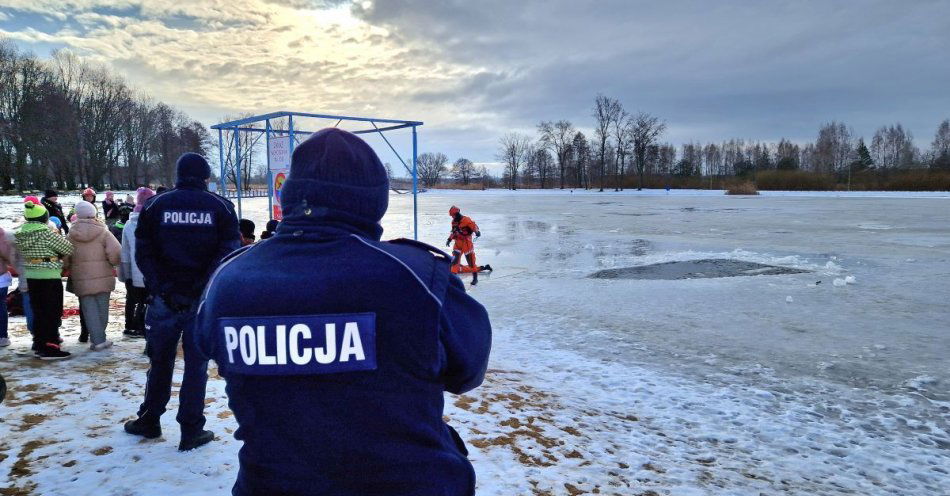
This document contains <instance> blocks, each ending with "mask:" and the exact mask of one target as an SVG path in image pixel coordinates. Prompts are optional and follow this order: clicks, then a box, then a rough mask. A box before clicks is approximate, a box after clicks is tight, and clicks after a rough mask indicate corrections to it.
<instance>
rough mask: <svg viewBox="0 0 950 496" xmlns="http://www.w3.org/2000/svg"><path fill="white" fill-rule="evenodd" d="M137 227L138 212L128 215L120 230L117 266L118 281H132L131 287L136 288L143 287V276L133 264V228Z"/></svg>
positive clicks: (136, 265)
mask: <svg viewBox="0 0 950 496" xmlns="http://www.w3.org/2000/svg"><path fill="white" fill-rule="evenodd" d="M138 225H139V212H132V213H131V214H129V220H128V221H126V223H125V227H123V228H122V264H121V265H120V266H119V280H121V281H122V282H125V281H128V280H129V279H132V285H133V286H135V287H137V288H144V287H145V276H143V275H142V271H140V270H139V266H138V264H136V263H135V228H136V227H137V226H138Z"/></svg>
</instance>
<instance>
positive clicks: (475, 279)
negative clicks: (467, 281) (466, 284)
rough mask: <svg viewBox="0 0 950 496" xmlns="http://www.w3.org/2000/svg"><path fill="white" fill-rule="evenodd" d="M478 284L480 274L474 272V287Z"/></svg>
mask: <svg viewBox="0 0 950 496" xmlns="http://www.w3.org/2000/svg"><path fill="white" fill-rule="evenodd" d="M477 284H478V272H472V286H475V285H477Z"/></svg>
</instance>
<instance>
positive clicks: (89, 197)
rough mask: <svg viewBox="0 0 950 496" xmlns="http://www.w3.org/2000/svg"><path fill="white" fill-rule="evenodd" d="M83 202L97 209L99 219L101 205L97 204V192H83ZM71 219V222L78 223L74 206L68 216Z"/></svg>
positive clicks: (92, 190)
mask: <svg viewBox="0 0 950 496" xmlns="http://www.w3.org/2000/svg"><path fill="white" fill-rule="evenodd" d="M82 201H84V202H89V203H92V206H94V207H95V208H96V218H99V205H97V204H96V190H94V189H92V188H86V189H84V190H82ZM66 217H67V218H69V222H71V223H72V222H75V221H76V218H77V216H76V207H75V206H73V208H72V210H70V211H69V215H67V216H66Z"/></svg>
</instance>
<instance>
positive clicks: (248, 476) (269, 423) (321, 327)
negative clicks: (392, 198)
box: [0, 128, 491, 496]
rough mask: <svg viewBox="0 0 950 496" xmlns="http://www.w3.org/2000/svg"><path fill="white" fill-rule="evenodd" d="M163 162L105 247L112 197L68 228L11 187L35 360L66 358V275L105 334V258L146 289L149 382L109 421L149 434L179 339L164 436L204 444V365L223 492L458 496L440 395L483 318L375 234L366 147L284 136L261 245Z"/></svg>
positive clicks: (477, 379) (458, 446)
mask: <svg viewBox="0 0 950 496" xmlns="http://www.w3.org/2000/svg"><path fill="white" fill-rule="evenodd" d="M176 171H177V178H176V185H175V188H174V189H172V190H169V191H168V192H166V193H163V194H160V195H155V196H154V197H152V194H151V190H148V189H146V188H140V189H139V190H138V192H137V193H136V196H137V197H136V198H135V201H134V207H133V209H132V212H131V213H130V215H129V218H128V220H127V221H125V222H124V228H123V230H122V234H121V239H122V242H121V244H120V243H119V242H118V240H117V239H116V237H114V236H112V235H110V234H108V231H107V228H108V223H109V220H108V219H109V217H108V215H110V214H111V213H112V212H113V211H114V209H113V207H112V205H111V204H109V205H107V204H105V203H103V204H102V213H100V212H99V209H98V208H97V206H96V204H95V203H94V200H95V198H94V196H93V197H92V198H91V200H90V199H89V198H84V200H83V201H81V202H79V203H78V204H77V205H76V207H75V209H74V210H75V214H76V220H75V221H73V222H72V224H71V225H70V226H69V232H68V234H67V235H66V237H63V236H61V235H60V234H59V233H58V232H57V231H56V228H55V227H53V228H51V227H50V226H49V223H48V222H49V219H50V217H51V216H56V217H57V218H59V217H60V216H61V215H62V208H60V207H59V206H58V204H57V203H56V202H55V195H52V196H53V197H54V198H53V201H52V202H47V204H48V205H50V206H46V205H44V203H43V202H40V201H35V199H31V198H27V199H26V200H25V202H24V207H23V208H24V217H25V218H26V223H25V224H24V225H23V226H22V227H20V228H19V229H18V230H17V232H16V233H15V234H14V235H13V236H11V237H9V238H7V242H6V244H5V245H3V246H0V248H2V249H4V250H6V251H5V252H4V253H2V254H0V255H3V256H5V257H6V259H5V260H6V261H8V265H10V266H13V267H15V268H16V270H17V273H18V274H19V276H20V278H21V281H22V282H21V285H23V284H24V283H25V285H24V286H22V288H23V289H26V290H27V294H29V298H30V303H31V306H32V311H33V332H34V336H35V338H34V348H35V349H36V350H37V354H38V356H40V357H41V358H44V359H56V358H63V357H66V356H69V354H68V353H66V352H65V351H63V350H61V349H60V347H59V343H60V342H61V340H60V338H59V323H60V317H61V313H62V302H63V285H62V282H61V277H62V275H63V274H64V273H65V274H66V275H67V276H68V281H71V283H70V282H67V285H69V286H71V290H72V291H73V292H74V293H75V294H77V295H78V296H79V297H80V302H81V313H82V314H83V315H85V321H86V326H87V327H88V331H89V335H90V337H91V339H92V347H93V349H104V348H107V347H108V346H109V343H108V340H106V339H105V333H104V332H103V331H104V318H101V316H102V315H105V313H104V312H103V307H102V306H101V304H102V302H105V303H106V304H108V298H109V294H110V293H111V291H112V289H113V288H114V286H115V279H114V276H113V274H112V270H113V268H114V267H118V268H119V270H118V277H119V279H120V280H122V281H123V282H125V283H126V284H131V285H132V286H131V289H130V291H129V301H132V302H134V301H138V300H137V298H138V296H136V295H135V293H136V291H138V289H137V288H143V289H142V291H141V294H142V295H147V298H148V299H147V302H148V303H147V304H148V309H147V312H146V313H145V329H146V332H145V339H146V346H147V354H148V357H149V369H148V372H147V374H148V377H147V380H146V383H145V394H144V399H143V402H142V403H141V405H140V406H139V409H138V411H137V412H136V415H135V419H133V420H129V421H127V422H125V424H124V430H125V432H127V433H129V434H131V435H135V436H141V437H143V438H146V439H157V438H161V437H162V423H161V417H162V415H163V414H164V413H165V411H166V408H167V406H168V403H169V400H170V397H171V392H172V387H173V383H172V378H173V373H174V369H175V361H176V357H177V356H178V349H179V343H181V348H182V350H183V353H182V355H183V359H184V372H183V374H182V378H181V382H180V387H179V390H178V395H177V396H178V414H177V416H176V420H177V421H178V423H179V425H180V427H181V439H180V442H179V444H178V449H179V450H182V451H187V450H191V449H195V448H197V447H199V446H202V445H205V444H207V443H210V442H211V441H213V440H214V438H215V437H214V433H213V432H211V431H210V430H206V429H205V417H204V407H205V403H206V399H205V393H206V386H207V380H208V373H207V369H208V361H209V360H210V359H213V360H214V361H215V362H216V363H217V366H218V373H219V374H220V375H221V377H223V378H224V380H225V381H226V383H227V386H226V392H227V395H228V405H229V407H230V409H231V411H232V412H233V413H234V418H235V420H236V421H237V424H238V429H237V430H236V431H235V432H234V436H235V438H236V439H238V440H240V441H242V442H243V447H242V448H241V450H240V453H239V455H238V461H239V465H240V468H239V470H238V474H237V480H236V481H235V484H234V487H233V488H232V494H234V495H236V496H254V495H271V494H296V495H317V494H319V495H323V496H327V495H352V494H361V495H362V494H366V495H369V494H373V495H379V496H396V495H399V496H405V495H422V494H426V495H428V494H440V495H445V496H471V495H473V494H474V493H475V472H474V469H473V467H472V465H471V463H470V462H469V461H468V459H467V455H468V452H467V450H466V447H465V443H464V442H463V441H462V438H461V437H460V436H459V434H458V433H457V432H456V431H455V430H454V429H452V428H451V427H450V426H449V425H448V424H447V423H446V417H444V401H445V399H444V396H443V393H444V392H445V391H448V392H451V393H455V394H462V393H465V392H467V391H469V390H471V389H473V388H475V387H476V386H478V385H479V384H480V383H481V382H482V380H483V379H484V377H485V372H486V370H487V368H488V356H489V352H490V349H491V324H490V322H489V319H488V313H487V312H486V310H485V308H484V307H482V305H480V304H479V303H478V302H477V301H475V300H474V299H473V298H472V297H471V296H470V295H468V294H466V292H465V286H464V285H463V284H462V282H461V280H460V279H459V278H458V277H457V276H456V275H454V274H453V273H452V272H453V271H452V264H453V260H452V257H449V256H448V255H446V254H445V253H442V252H441V251H439V250H438V249H436V248H434V247H431V246H429V245H425V244H423V243H419V242H417V241H413V240H405V239H403V240H392V241H382V240H381V236H382V232H383V229H382V226H381V224H380V222H381V220H382V218H383V216H384V215H385V213H386V210H387V208H388V205H389V191H390V189H389V186H390V185H389V175H388V173H387V171H386V168H385V167H384V166H383V164H382V163H381V162H380V160H379V157H378V156H376V153H375V152H374V151H373V149H372V147H370V146H369V144H367V143H366V142H365V141H363V140H362V139H360V138H359V137H358V136H356V135H354V134H351V133H348V132H346V131H343V130H340V129H337V128H328V129H324V130H322V131H320V132H317V133H314V134H313V135H311V136H310V137H309V138H308V139H307V140H306V141H304V142H303V143H300V144H299V145H298V146H297V147H295V149H294V152H293V156H292V160H291V168H290V175H289V178H288V179H287V181H286V183H285V184H284V186H283V189H282V193H281V206H282V208H283V212H284V219H283V220H282V221H281V222H280V226H279V228H277V227H275V226H274V225H273V224H268V226H267V230H266V231H265V232H264V234H262V235H261V238H265V239H266V238H272V239H268V240H267V241H266V242H263V243H257V244H254V236H253V224H252V223H250V222H248V221H241V220H239V219H238V217H237V215H235V212H234V208H233V205H232V204H231V202H229V201H227V200H226V199H224V198H222V197H220V196H218V195H216V194H214V193H211V192H209V191H208V190H207V184H208V181H209V180H210V176H211V170H210V166H209V164H208V163H207V160H205V159H204V158H203V157H201V156H200V155H197V154H194V153H186V154H184V155H182V156H181V157H180V158H179V160H178V163H177V164H176ZM47 196H48V197H49V196H50V195H47ZM47 199H48V198H47ZM118 211H119V214H120V215H119V219H120V220H121V211H122V207H121V204H119V206H118ZM100 215H102V216H105V217H104V218H105V219H106V221H105V222H102V221H101V220H100ZM65 217H66V216H62V218H60V221H61V223H62V224H63V227H64V230H65V220H66V218H65ZM70 217H71V216H70ZM116 223H117V222H114V223H113V224H112V225H113V227H114V226H115V224H116ZM476 230H477V229H476ZM242 244H243V245H245V246H244V247H243V248H241V245H242ZM252 244H253V246H248V245H252ZM472 264H473V265H474V260H473V261H472ZM140 282H141V286H140V285H139V284H140ZM137 312H138V307H134V308H133V312H132V314H133V315H136V314H137ZM127 327H129V326H127ZM132 330H135V329H132Z"/></svg>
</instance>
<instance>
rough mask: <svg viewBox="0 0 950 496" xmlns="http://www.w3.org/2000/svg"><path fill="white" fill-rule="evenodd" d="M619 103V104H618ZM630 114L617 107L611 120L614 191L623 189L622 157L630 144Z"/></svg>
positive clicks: (625, 154)
mask: <svg viewBox="0 0 950 496" xmlns="http://www.w3.org/2000/svg"><path fill="white" fill-rule="evenodd" d="M618 105H619V104H618ZM629 117H630V114H628V113H627V111H626V110H624V109H623V107H619V108H618V112H617V116H616V118H615V119H614V122H613V132H614V156H615V157H616V162H617V165H616V166H615V168H614V169H615V172H616V184H615V186H614V191H621V190H623V177H624V158H625V157H626V156H627V149H628V147H629V146H630V127H631V125H630V119H629Z"/></svg>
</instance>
